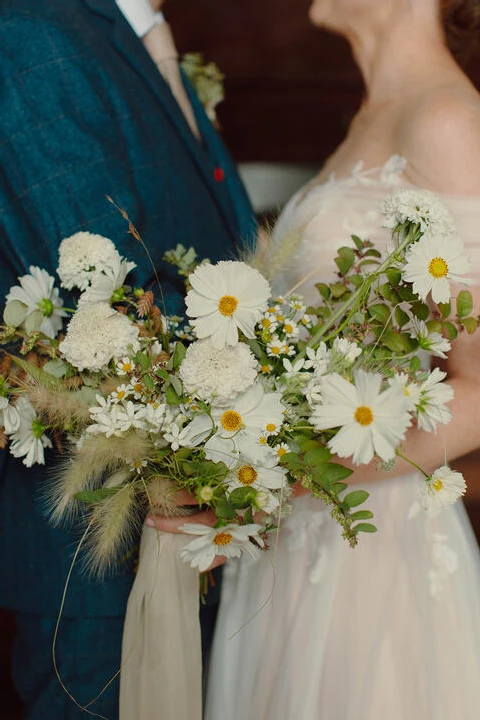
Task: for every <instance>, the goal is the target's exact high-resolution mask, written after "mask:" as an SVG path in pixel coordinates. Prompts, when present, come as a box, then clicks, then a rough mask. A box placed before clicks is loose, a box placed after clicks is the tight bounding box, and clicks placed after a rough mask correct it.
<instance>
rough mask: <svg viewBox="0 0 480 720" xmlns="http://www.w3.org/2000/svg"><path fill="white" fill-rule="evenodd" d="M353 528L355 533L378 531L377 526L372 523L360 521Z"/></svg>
mask: <svg viewBox="0 0 480 720" xmlns="http://www.w3.org/2000/svg"><path fill="white" fill-rule="evenodd" d="M352 530H353V532H354V533H355V534H357V533H359V532H366V533H375V532H377V528H376V527H375V525H372V523H358V525H354V526H353V528H352Z"/></svg>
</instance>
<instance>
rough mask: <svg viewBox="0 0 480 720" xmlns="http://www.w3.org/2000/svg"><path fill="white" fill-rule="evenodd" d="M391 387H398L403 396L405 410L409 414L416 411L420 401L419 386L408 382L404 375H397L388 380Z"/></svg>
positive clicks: (408, 379)
mask: <svg viewBox="0 0 480 720" xmlns="http://www.w3.org/2000/svg"><path fill="white" fill-rule="evenodd" d="M388 384H389V385H390V386H392V387H400V388H401V389H402V392H403V394H404V396H405V402H406V404H407V410H409V411H410V412H412V411H414V410H415V409H416V406H417V404H418V402H419V400H420V385H419V384H418V383H416V382H413V381H411V380H410V378H409V377H408V375H407V374H406V373H397V374H395V375H394V376H393V377H391V378H390V379H389V380H388Z"/></svg>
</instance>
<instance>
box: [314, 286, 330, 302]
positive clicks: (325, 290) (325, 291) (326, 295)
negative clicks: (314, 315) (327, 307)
mask: <svg viewBox="0 0 480 720" xmlns="http://www.w3.org/2000/svg"><path fill="white" fill-rule="evenodd" d="M315 287H316V288H317V290H318V292H319V293H320V295H321V296H322V298H323V299H324V300H329V299H330V295H331V292H330V288H329V287H328V285H326V284H325V283H316V284H315Z"/></svg>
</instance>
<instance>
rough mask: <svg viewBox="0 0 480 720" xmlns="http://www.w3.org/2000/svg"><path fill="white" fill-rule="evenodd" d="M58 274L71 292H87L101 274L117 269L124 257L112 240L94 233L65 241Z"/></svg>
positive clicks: (78, 235)
mask: <svg viewBox="0 0 480 720" xmlns="http://www.w3.org/2000/svg"><path fill="white" fill-rule="evenodd" d="M58 253H59V258H58V268H57V274H58V276H59V278H60V280H61V281H62V287H64V288H67V290H72V289H73V288H78V289H79V290H86V289H87V287H88V286H89V285H90V283H91V281H92V279H93V278H94V277H95V275H96V274H97V273H99V272H104V273H105V272H108V270H109V269H113V268H115V267H117V265H118V262H119V261H120V255H119V254H118V252H117V249H116V248H115V245H114V244H113V242H112V241H111V240H109V239H108V238H106V237H103V236H102V235H95V234H93V233H90V232H78V233H75V234H74V235H71V236H70V237H68V238H65V239H64V240H62V242H61V243H60V247H59V250H58Z"/></svg>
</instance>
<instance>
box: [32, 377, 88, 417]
mask: <svg viewBox="0 0 480 720" xmlns="http://www.w3.org/2000/svg"><path fill="white" fill-rule="evenodd" d="M28 397H29V399H30V402H31V403H32V405H33V407H34V408H35V410H36V411H37V413H39V415H42V417H44V418H46V419H47V421H48V423H49V424H50V425H53V426H54V427H58V426H60V427H61V428H63V427H71V426H72V425H75V426H78V425H80V426H84V425H86V424H87V423H88V422H89V421H90V412H89V408H90V407H91V406H92V405H95V392H94V391H93V390H92V389H91V388H87V387H84V388H82V389H81V390H77V391H76V392H72V391H71V390H68V389H65V390H51V389H50V388H48V387H45V386H44V385H40V384H38V383H34V384H32V383H30V384H29V385H28Z"/></svg>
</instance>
